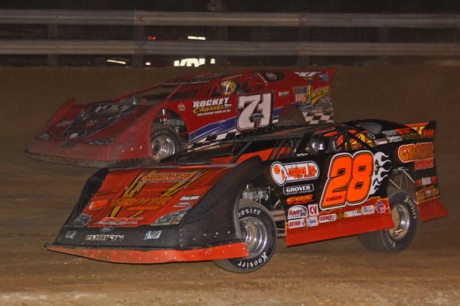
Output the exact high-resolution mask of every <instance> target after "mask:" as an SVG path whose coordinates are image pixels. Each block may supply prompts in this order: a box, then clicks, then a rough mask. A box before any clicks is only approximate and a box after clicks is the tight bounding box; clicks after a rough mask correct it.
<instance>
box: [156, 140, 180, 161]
mask: <svg viewBox="0 0 460 306" xmlns="http://www.w3.org/2000/svg"><path fill="white" fill-rule="evenodd" d="M175 152H176V146H175V145H174V141H173V140H172V138H170V137H168V136H158V137H156V138H155V139H153V140H152V154H153V158H154V159H156V160H161V159H163V158H165V157H168V156H170V155H173V154H174V153H175Z"/></svg>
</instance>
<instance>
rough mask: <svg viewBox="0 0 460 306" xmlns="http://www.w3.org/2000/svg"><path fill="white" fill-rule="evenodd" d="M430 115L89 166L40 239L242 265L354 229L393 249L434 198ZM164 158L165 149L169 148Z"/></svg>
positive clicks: (59, 246)
mask: <svg viewBox="0 0 460 306" xmlns="http://www.w3.org/2000/svg"><path fill="white" fill-rule="evenodd" d="M434 131H435V123H434V122H425V123H419V124H410V125H402V124H396V123H392V122H387V121H379V120H366V121H353V122H347V123H332V124H324V125H318V126H308V125H306V126H303V127H295V128H289V129H283V130H277V131H273V132H271V133H265V134H260V135H257V136H255V135H254V136H250V137H245V138H241V139H235V140H232V141H220V142H213V143H211V145H209V146H203V147H201V148H196V149H195V150H194V151H193V152H189V154H187V155H184V156H182V157H179V158H177V159H175V160H174V161H163V162H161V163H158V164H154V165H153V166H152V167H142V168H135V169H134V168H132V169H128V168H125V169H103V170H100V171H98V172H97V173H95V174H94V176H92V177H91V178H90V179H89V180H88V181H87V184H86V186H85V187H84V189H83V191H82V194H81V197H80V199H79V201H78V203H77V205H76V207H75V208H74V210H73V212H72V213H71V215H70V217H69V218H68V220H67V221H66V222H65V224H64V225H63V227H62V228H61V230H60V231H59V234H58V235H57V237H56V238H55V240H54V242H52V243H51V244H48V245H47V249H48V250H51V251H56V252H62V253H68V254H73V255H77V256H83V257H87V258H91V259H95V260H102V261H109V262H118V263H140V264H146V263H165V262H182V261H205V260H211V261H214V262H215V263H216V264H217V265H218V266H220V267H222V268H224V269H226V270H229V271H232V272H237V273H246V272H251V271H254V270H257V269H259V268H260V267H262V266H264V265H265V264H266V263H267V262H268V261H269V259H270V258H271V257H272V255H273V253H274V251H275V248H276V245H277V237H285V241H286V244H287V246H294V245H300V244H305V243H310V242H314V241H320V240H326V239H331V238H337V237H343V236H350V235H358V237H359V240H360V241H361V243H362V244H363V245H364V246H366V247H368V248H369V249H372V250H381V251H387V252H390V253H396V252H400V251H402V250H404V249H406V248H407V247H408V246H409V244H410V243H411V241H412V240H413V238H414V235H415V232H416V228H417V223H418V221H419V220H421V221H426V220H430V219H434V218H439V217H443V216H446V215H447V211H446V210H445V208H444V207H443V205H442V204H441V201H440V194H439V189H438V178H437V174H436V165H435V158H434V145H433V140H434ZM171 159H172V157H171Z"/></svg>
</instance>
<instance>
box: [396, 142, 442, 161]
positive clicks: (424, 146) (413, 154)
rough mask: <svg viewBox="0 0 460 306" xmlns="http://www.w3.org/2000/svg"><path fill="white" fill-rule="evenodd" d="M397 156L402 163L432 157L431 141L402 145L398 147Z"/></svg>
mask: <svg viewBox="0 0 460 306" xmlns="http://www.w3.org/2000/svg"><path fill="white" fill-rule="evenodd" d="M398 158H399V160H400V161H401V162H403V163H409V162H412V161H420V160H426V159H431V158H434V151H433V143H432V142H424V143H417V144H408V145H402V146H400V147H399V148H398Z"/></svg>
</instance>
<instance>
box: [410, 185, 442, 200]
mask: <svg viewBox="0 0 460 306" xmlns="http://www.w3.org/2000/svg"><path fill="white" fill-rule="evenodd" d="M437 195H439V190H438V188H436V187H434V186H430V187H427V188H424V189H422V190H420V191H418V192H416V193H415V196H416V198H417V202H419V203H420V202H423V201H426V200H429V199H432V198H434V197H435V196H437Z"/></svg>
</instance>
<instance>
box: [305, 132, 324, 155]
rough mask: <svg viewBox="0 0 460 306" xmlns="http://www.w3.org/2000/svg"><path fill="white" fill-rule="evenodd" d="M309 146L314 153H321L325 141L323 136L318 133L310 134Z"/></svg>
mask: <svg viewBox="0 0 460 306" xmlns="http://www.w3.org/2000/svg"><path fill="white" fill-rule="evenodd" d="M308 143H309V145H310V148H311V149H313V151H315V152H316V153H322V152H325V151H326V143H325V140H324V137H321V136H319V135H312V136H311V137H310V140H309V141H308Z"/></svg>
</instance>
